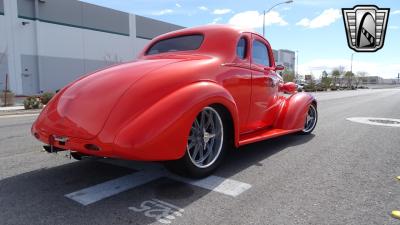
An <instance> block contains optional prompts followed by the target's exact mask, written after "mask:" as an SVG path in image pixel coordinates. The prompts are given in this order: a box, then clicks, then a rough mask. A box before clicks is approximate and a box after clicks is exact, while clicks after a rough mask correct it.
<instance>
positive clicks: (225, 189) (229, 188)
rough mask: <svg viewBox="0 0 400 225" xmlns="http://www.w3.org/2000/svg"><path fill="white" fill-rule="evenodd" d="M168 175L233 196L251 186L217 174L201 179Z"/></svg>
mask: <svg viewBox="0 0 400 225" xmlns="http://www.w3.org/2000/svg"><path fill="white" fill-rule="evenodd" d="M168 177H169V178H172V179H174V180H177V181H181V182H184V183H188V184H191V185H195V186H198V187H201V188H205V189H208V190H211V191H215V192H219V193H222V194H225V195H229V196H233V197H236V196H238V195H240V194H242V193H243V192H245V191H247V190H248V189H250V188H251V185H250V184H247V183H243V182H240V181H236V180H232V179H227V178H223V177H218V176H209V177H206V178H204V179H201V180H191V179H187V178H184V177H179V176H176V175H170V176H168Z"/></svg>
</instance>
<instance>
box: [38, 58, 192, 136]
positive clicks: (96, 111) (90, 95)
mask: <svg viewBox="0 0 400 225" xmlns="http://www.w3.org/2000/svg"><path fill="white" fill-rule="evenodd" d="M182 60H184V59H154V60H139V61H135V62H131V63H126V64H122V65H119V66H115V67H111V68H108V69H105V70H102V71H99V72H95V73H93V74H91V75H89V76H87V77H84V78H82V79H80V80H78V81H76V82H74V83H72V84H71V85H69V86H68V87H67V88H65V90H62V92H61V93H59V94H58V95H57V96H56V98H55V99H54V100H53V101H51V102H50V103H49V104H48V106H47V107H46V108H45V110H43V112H42V114H41V116H40V117H39V118H38V121H37V123H41V127H42V128H44V129H46V130H48V131H50V132H52V133H53V134H54V135H65V136H68V137H79V138H83V139H91V138H93V137H95V136H96V135H97V134H98V133H99V132H100V131H101V129H102V127H103V126H104V123H105V122H106V120H107V118H108V116H109V115H110V113H111V111H112V109H113V107H114V106H115V105H116V104H117V102H118V100H119V98H120V97H121V96H122V95H123V94H124V92H125V91H126V90H127V89H128V88H129V87H130V86H132V85H133V84H134V83H135V82H137V81H138V80H140V79H141V78H142V77H143V76H145V75H146V74H149V73H151V72H152V71H154V70H156V69H159V68H162V67H163V66H166V65H169V64H172V63H176V62H179V61H182Z"/></svg>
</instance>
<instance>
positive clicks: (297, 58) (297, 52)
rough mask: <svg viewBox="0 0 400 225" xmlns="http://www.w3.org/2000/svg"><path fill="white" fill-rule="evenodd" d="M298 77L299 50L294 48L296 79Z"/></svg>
mask: <svg viewBox="0 0 400 225" xmlns="http://www.w3.org/2000/svg"><path fill="white" fill-rule="evenodd" d="M298 79H299V50H296V80H298Z"/></svg>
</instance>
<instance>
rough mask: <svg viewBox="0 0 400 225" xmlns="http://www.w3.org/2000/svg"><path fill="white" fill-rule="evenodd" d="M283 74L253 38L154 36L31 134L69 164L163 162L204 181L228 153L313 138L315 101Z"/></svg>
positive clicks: (217, 31)
mask: <svg viewBox="0 0 400 225" xmlns="http://www.w3.org/2000/svg"><path fill="white" fill-rule="evenodd" d="M283 69H284V68H283V66H279V65H275V60H274V56H273V53H272V50H271V46H270V44H269V43H268V41H267V40H265V39H264V38H263V37H261V36H260V35H258V34H255V33H252V32H248V31H244V30H241V29H238V28H233V27H229V26H222V25H210V26H203V27H197V28H188V29H183V30H179V31H175V32H171V33H168V34H165V35H161V36H159V37H157V38H155V39H154V40H152V41H151V42H150V43H149V45H148V46H147V47H146V48H145V49H144V50H143V52H142V53H141V54H140V55H139V57H138V59H137V60H135V61H133V62H128V63H124V64H121V65H117V66H114V67H111V68H107V69H104V70H101V71H97V72H94V73H92V74H89V75H87V76H84V77H82V78H80V79H78V80H76V81H74V82H72V83H71V84H69V85H67V86H66V87H64V88H63V89H62V90H60V91H59V93H58V94H57V95H56V96H55V97H54V98H53V99H52V100H51V101H50V102H49V103H48V105H47V106H46V107H45V108H44V109H43V111H42V113H41V114H40V116H39V117H38V119H37V120H36V121H35V123H34V124H33V126H32V130H31V131H32V134H33V135H34V136H35V137H36V138H37V139H38V140H40V141H42V142H44V143H45V144H46V146H45V149H47V150H49V151H61V150H67V149H68V150H71V151H72V152H73V153H72V154H73V156H74V157H75V158H79V157H80V156H99V157H108V158H120V159H128V160H141V161H167V163H166V165H167V167H169V168H171V169H172V170H174V171H175V172H179V173H184V174H186V175H188V176H193V177H203V176H207V175H209V174H210V173H212V172H213V171H214V170H215V169H216V168H217V166H218V165H219V164H220V162H221V160H222V158H223V156H224V154H225V153H227V150H228V149H229V148H233V147H239V146H242V145H246V144H250V143H253V142H257V141H261V140H265V139H269V138H273V137H277V136H280V135H285V134H289V133H302V134H309V133H311V132H312V131H313V129H314V128H315V126H316V123H317V102H316V100H315V99H314V98H313V97H312V96H311V95H309V94H306V93H296V85H295V84H294V83H285V84H284V83H283V80H282V77H281V76H280V75H278V74H277V73H276V72H277V71H278V70H283ZM284 93H289V94H290V96H287V95H284Z"/></svg>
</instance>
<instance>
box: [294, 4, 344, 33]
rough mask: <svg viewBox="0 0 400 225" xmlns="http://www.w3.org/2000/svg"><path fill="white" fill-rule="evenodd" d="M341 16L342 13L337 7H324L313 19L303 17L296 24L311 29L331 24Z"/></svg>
mask: <svg viewBox="0 0 400 225" xmlns="http://www.w3.org/2000/svg"><path fill="white" fill-rule="evenodd" d="M341 17H342V14H341V12H340V10H339V9H326V10H324V11H323V12H322V13H321V14H320V15H319V16H317V17H315V18H314V19H312V20H310V19H309V18H303V19H301V20H300V21H299V22H297V23H296V25H298V26H302V27H306V28H311V29H315V28H321V27H326V26H329V25H331V24H332V23H334V22H336V21H337V20H338V19H340V18H341Z"/></svg>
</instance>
